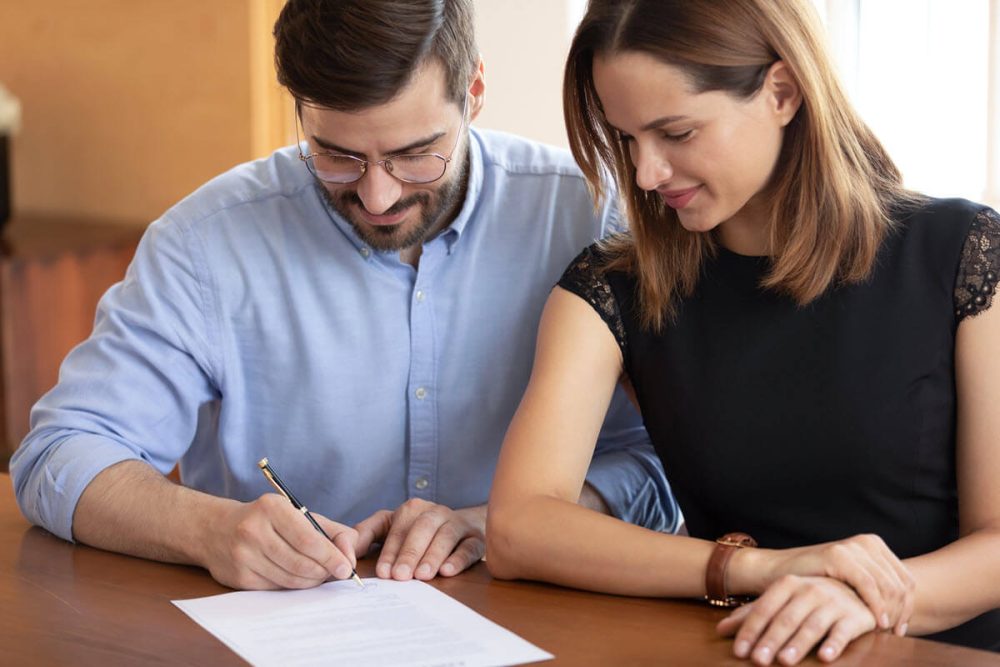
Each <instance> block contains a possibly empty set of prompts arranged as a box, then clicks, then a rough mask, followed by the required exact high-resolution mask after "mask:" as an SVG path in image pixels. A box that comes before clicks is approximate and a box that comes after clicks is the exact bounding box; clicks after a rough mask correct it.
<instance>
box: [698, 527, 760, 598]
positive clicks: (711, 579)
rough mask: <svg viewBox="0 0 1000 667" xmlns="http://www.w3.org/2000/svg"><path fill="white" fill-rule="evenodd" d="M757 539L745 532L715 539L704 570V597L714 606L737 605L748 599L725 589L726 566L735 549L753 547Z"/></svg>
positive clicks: (728, 534)
mask: <svg viewBox="0 0 1000 667" xmlns="http://www.w3.org/2000/svg"><path fill="white" fill-rule="evenodd" d="M755 546H757V541H756V540H754V539H753V538H752V537H750V536H749V535H747V534H746V533H727V534H725V535H723V536H722V537H720V538H719V539H717V540H716V541H715V550H714V551H713V552H712V556H711V557H710V558H709V559H708V568H707V569H706V570H705V593H706V595H705V599H706V600H708V603H709V604H711V605H713V606H716V607H738V606H740V605H741V604H743V603H744V602H746V601H747V600H748V598H746V597H742V596H740V597H737V596H733V595H730V594H729V591H728V590H727V589H726V568H728V567H729V559H730V558H732V557H733V554H734V553H736V550H737V549H742V548H744V547H755Z"/></svg>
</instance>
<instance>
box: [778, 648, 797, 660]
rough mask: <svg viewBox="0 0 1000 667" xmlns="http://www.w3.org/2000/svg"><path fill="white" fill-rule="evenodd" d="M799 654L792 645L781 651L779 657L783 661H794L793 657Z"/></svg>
mask: <svg viewBox="0 0 1000 667" xmlns="http://www.w3.org/2000/svg"><path fill="white" fill-rule="evenodd" d="M798 655H799V649H797V648H795V647H794V646H789V647H788V648H786V649H785V650H784V651H782V652H781V659H782V660H783V661H785V662H795V658H797V657H798Z"/></svg>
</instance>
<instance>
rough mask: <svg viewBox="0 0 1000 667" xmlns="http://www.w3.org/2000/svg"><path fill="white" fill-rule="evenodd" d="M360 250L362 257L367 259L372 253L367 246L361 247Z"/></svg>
mask: <svg viewBox="0 0 1000 667" xmlns="http://www.w3.org/2000/svg"><path fill="white" fill-rule="evenodd" d="M360 252H361V256H362V257H364V258H365V259H368V258H369V257H370V256H371V254H372V251H371V250H369V249H368V248H361V251H360Z"/></svg>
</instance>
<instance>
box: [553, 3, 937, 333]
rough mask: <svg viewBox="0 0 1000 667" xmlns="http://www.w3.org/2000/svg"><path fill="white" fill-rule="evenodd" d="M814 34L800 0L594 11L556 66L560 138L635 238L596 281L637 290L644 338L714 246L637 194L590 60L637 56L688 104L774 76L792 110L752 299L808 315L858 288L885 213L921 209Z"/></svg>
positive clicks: (741, 91) (886, 226)
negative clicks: (614, 200)
mask: <svg viewBox="0 0 1000 667" xmlns="http://www.w3.org/2000/svg"><path fill="white" fill-rule="evenodd" d="M820 34H821V33H820V28H819V22H818V19H817V17H816V15H815V13H814V11H813V9H812V7H811V6H810V5H809V3H808V2H807V0H591V2H590V4H589V6H588V9H587V13H586V16H585V17H584V19H583V21H582V22H581V24H580V26H579V28H578V29H577V31H576V35H575V37H574V39H573V43H572V45H571V47H570V53H569V59H568V61H567V63H566V72H565V79H564V84H563V105H564V109H565V115H566V126H567V130H568V133H569V141H570V147H571V149H572V151H573V155H574V157H575V158H576V160H577V162H578V163H579V165H580V168H581V169H582V170H583V173H584V175H585V176H586V178H587V181H588V183H589V184H590V187H591V190H592V192H593V193H594V196H595V198H596V200H597V203H598V205H600V203H601V202H602V201H603V199H604V198H605V197H606V196H607V195H608V191H607V189H606V187H605V185H604V178H605V177H606V176H607V175H608V173H609V172H610V174H611V176H612V177H613V178H614V181H615V182H616V183H617V185H618V189H619V192H620V196H621V200H622V204H623V209H624V212H625V214H626V216H627V217H628V220H629V224H630V227H631V232H632V233H631V235H630V236H627V237H618V238H612V239H609V240H608V241H607V242H606V244H605V245H606V249H607V250H609V251H610V252H611V256H612V257H613V259H612V260H611V263H610V264H609V266H608V267H607V268H608V269H624V270H627V271H631V272H633V273H634V274H635V275H636V276H637V277H638V285H639V305H640V308H641V321H642V324H643V325H644V326H646V327H648V328H650V329H652V330H654V331H655V330H659V329H661V328H662V327H663V326H664V325H665V323H666V322H667V321H669V320H670V319H671V318H672V317H673V315H674V314H675V312H676V304H677V299H678V298H681V297H685V296H689V295H691V294H692V292H693V291H694V289H695V286H696V285H697V282H698V278H699V275H700V272H701V267H702V263H703V262H704V260H705V258H706V256H708V255H710V254H712V253H714V252H715V248H716V245H715V243H716V242H715V241H714V240H713V238H712V236H711V235H710V234H704V233H696V232H689V231H687V230H685V229H684V228H683V227H682V226H681V224H680V221H679V219H678V217H677V213H676V211H674V210H673V209H671V208H669V207H667V206H666V205H664V203H663V201H662V200H661V199H660V197H659V196H658V195H657V194H656V193H655V192H654V193H650V192H646V191H644V190H642V189H641V188H639V187H638V186H637V185H636V182H635V167H634V165H633V164H632V162H631V160H630V158H629V153H628V148H627V146H626V145H625V144H624V143H623V142H622V141H621V140H620V139H619V137H618V134H617V132H615V131H614V129H613V128H611V127H610V126H609V125H608V124H607V122H606V120H605V118H604V113H603V111H602V109H601V104H600V100H599V98H598V96H597V92H596V90H595V88H594V82H593V60H594V56H595V55H612V54H614V53H622V52H639V53H644V54H647V55H650V56H652V57H654V58H656V59H657V60H659V61H661V62H663V63H665V64H668V65H671V66H674V67H677V68H679V69H680V70H681V71H683V72H684V74H685V75H686V76H687V78H688V79H689V81H690V83H691V84H692V86H693V88H694V90H695V91H697V92H707V91H710V90H721V91H725V92H727V93H729V94H731V95H733V96H734V97H736V98H738V99H749V98H751V97H753V96H754V95H756V94H757V92H758V91H759V90H760V88H761V85H762V84H763V82H764V80H765V77H766V74H767V71H768V69H769V68H770V66H771V65H773V64H774V63H775V62H777V61H778V60H781V61H784V62H785V64H786V65H787V66H788V67H789V68H790V70H791V72H792V74H793V76H794V77H795V79H796V81H797V83H798V85H799V88H800V91H801V94H802V100H803V101H802V105H801V107H800V108H799V110H798V112H797V114H796V116H795V118H793V120H792V122H791V123H790V124H789V125H788V126H787V127H786V129H785V135H784V139H783V144H782V149H781V153H780V156H779V158H778V163H777V165H776V166H775V170H774V173H773V174H772V177H771V180H770V182H769V184H768V186H767V191H766V197H767V200H768V201H769V202H770V211H769V216H770V220H769V226H768V229H769V231H770V237H769V238H770V243H769V255H770V256H771V258H772V264H771V269H770V272H769V273H768V275H767V276H766V277H765V278H764V280H763V287H766V288H770V289H774V290H777V291H780V292H782V293H785V294H788V295H789V296H790V297H791V298H793V299H794V300H795V301H796V302H798V303H799V304H807V303H809V302H810V301H812V300H814V299H816V298H817V297H819V296H820V295H821V294H823V293H824V292H825V291H826V290H827V289H828V288H829V287H831V285H834V284H837V283H856V282H860V281H862V280H864V279H865V278H866V277H867V276H868V275H869V273H870V272H871V269H872V266H873V265H874V262H875V258H876V255H877V253H878V249H879V246H880V245H881V243H882V240H883V239H884V238H885V236H886V234H887V233H888V232H889V230H890V229H891V228H892V226H893V222H892V220H891V217H890V207H892V206H893V205H894V204H900V203H907V202H911V203H912V202H916V201H918V200H919V197H918V196H917V195H915V194H913V193H910V192H908V191H907V190H905V189H904V188H903V186H902V182H901V178H900V174H899V171H898V170H897V169H896V166H895V165H894V164H893V162H892V160H891V159H890V158H889V156H888V154H887V153H886V151H885V149H884V148H883V147H882V144H881V143H879V141H878V139H876V138H875V136H874V135H873V134H872V132H871V130H869V129H868V127H867V125H865V123H864V122H863V121H862V120H861V119H860V117H859V116H858V115H857V113H856V112H855V111H854V109H853V108H852V106H851V104H850V102H849V101H848V99H847V96H846V95H845V93H844V91H843V89H842V88H841V86H840V83H839V82H838V80H837V77H836V75H835V73H834V71H833V67H832V66H831V63H830V59H829V57H828V55H827V53H826V50H825V47H824V44H823V42H822V40H821V38H820Z"/></svg>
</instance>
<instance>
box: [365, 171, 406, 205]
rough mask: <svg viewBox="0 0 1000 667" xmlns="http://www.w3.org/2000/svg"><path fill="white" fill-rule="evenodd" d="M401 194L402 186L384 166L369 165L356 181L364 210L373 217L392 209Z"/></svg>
mask: <svg viewBox="0 0 1000 667" xmlns="http://www.w3.org/2000/svg"><path fill="white" fill-rule="evenodd" d="M402 194H403V184H402V183H401V182H400V181H398V180H397V179H396V178H394V177H393V176H392V175H391V174H389V172H388V171H386V168H385V165H381V164H369V165H368V169H367V171H365V175H364V176H362V177H361V180H360V181H358V197H359V198H360V199H361V203H362V204H364V207H365V210H366V211H368V212H369V213H373V214H375V215H382V214H383V213H385V212H386V211H387V210H389V209H390V208H392V206H393V205H394V204H395V203H396V202H398V201H399V198H400V196H402Z"/></svg>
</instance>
